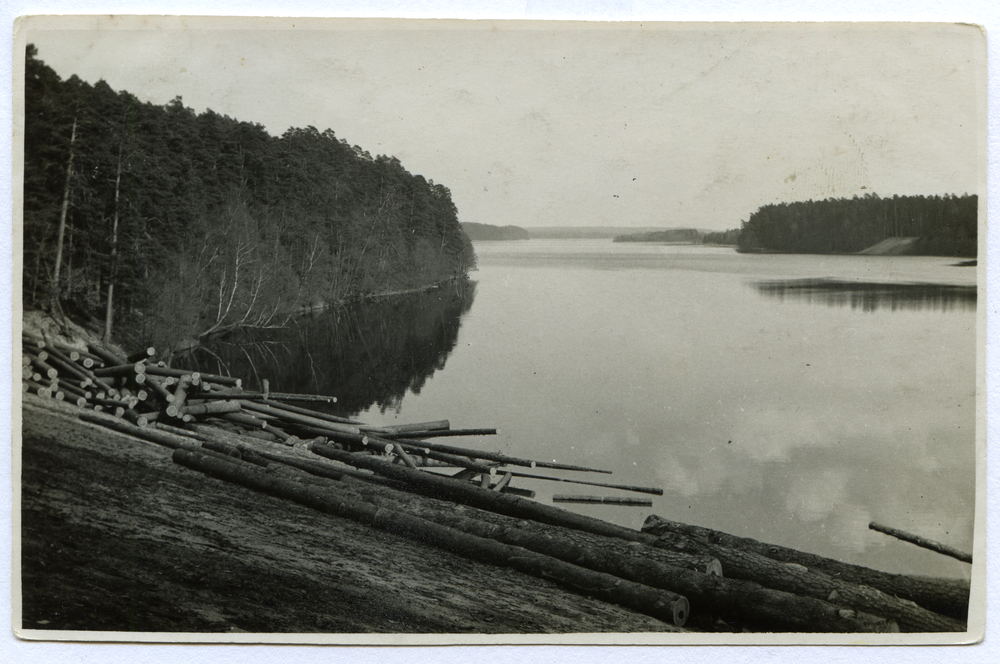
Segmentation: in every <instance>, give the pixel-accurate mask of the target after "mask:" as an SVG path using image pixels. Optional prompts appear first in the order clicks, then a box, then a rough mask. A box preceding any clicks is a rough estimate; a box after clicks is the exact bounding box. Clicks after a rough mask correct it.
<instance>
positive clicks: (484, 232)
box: [462, 221, 531, 242]
mask: <svg viewBox="0 0 1000 664" xmlns="http://www.w3.org/2000/svg"><path fill="white" fill-rule="evenodd" d="M462 230H464V231H465V234H466V235H468V236H469V239H470V240H472V241H473V242H475V241H476V240H530V239H531V236H530V235H529V234H528V231H526V230H525V229H523V228H521V227H520V226H494V225H492V224H477V223H475V222H472V221H463V222H462Z"/></svg>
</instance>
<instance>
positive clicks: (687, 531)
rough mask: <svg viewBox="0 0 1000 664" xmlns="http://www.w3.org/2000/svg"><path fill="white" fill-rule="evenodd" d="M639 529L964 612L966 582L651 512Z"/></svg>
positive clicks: (948, 612)
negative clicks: (846, 559)
mask: <svg viewBox="0 0 1000 664" xmlns="http://www.w3.org/2000/svg"><path fill="white" fill-rule="evenodd" d="M642 531H643V532H645V533H649V534H651V535H663V534H666V533H678V534H680V535H686V536H687V537H689V538H691V539H693V540H695V541H699V542H706V543H709V544H715V545H718V546H724V547H727V548H730V549H738V550H740V551H746V552H749V553H756V554H757V555H760V556H765V557H767V558H771V559H772V560H777V561H780V562H785V563H794V564H796V565H802V566H803V567H807V568H809V569H810V570H813V571H816V572H822V573H824V574H827V575H829V576H831V577H833V578H835V579H840V580H841V581H846V582H848V583H855V584H858V585H862V586H870V587H872V588H876V589H878V590H881V591H882V592H884V593H886V594H888V595H895V596H896V597H900V598H902V599H908V600H912V601H914V602H916V603H917V604H919V605H920V606H922V607H924V608H925V609H928V610H930V611H934V612H935V613H940V614H942V615H946V616H950V617H952V618H957V619H959V620H965V619H966V617H967V615H968V610H969V592H970V585H969V582H968V581H963V580H955V581H951V580H947V579H930V578H920V577H911V576H905V575H902V574H890V573H888V572H881V571H878V570H874V569H870V568H867V567H861V566H859V565H851V564H848V563H843V562H840V561H839V560H833V559H832V558H824V557H823V556H817V555H815V554H812V553H805V552H802V551H797V550H796V549H790V548H787V547H783V546H777V545H775V544H767V543H764V542H759V541H757V540H755V539H750V538H747V537H737V536H735V535H729V534H727V533H723V532H719V531H716V530H710V529H708V528H702V527H700V526H691V525H688V524H684V523H678V522H676V521H670V520H667V519H664V518H662V517H659V516H657V515H655V514H653V515H650V516H649V517H648V518H647V519H646V523H645V524H643V526H642Z"/></svg>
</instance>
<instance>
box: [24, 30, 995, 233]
mask: <svg viewBox="0 0 1000 664" xmlns="http://www.w3.org/2000/svg"><path fill="white" fill-rule="evenodd" d="M235 25H238V24H235V23H233V22H232V21H231V20H230V21H227V22H215V23H211V24H200V25H199V24H198V23H190V22H188V23H185V24H182V23H180V22H179V21H177V20H171V21H169V22H167V23H164V24H162V25H160V26H142V25H139V24H134V23H133V24H127V23H126V24H113V23H106V22H103V21H101V20H98V19H94V22H93V23H91V24H89V25H87V26H81V27H83V28H84V29H80V30H54V29H32V26H30V25H29V26H28V34H27V37H26V39H27V41H28V42H30V43H34V44H35V45H36V46H37V47H38V49H39V57H40V58H41V59H42V60H44V61H45V62H46V63H47V64H49V65H50V66H52V67H53V68H54V69H55V70H56V72H57V73H58V74H59V75H60V76H62V77H63V78H68V77H69V76H71V75H72V74H76V75H78V76H79V77H80V78H82V79H84V80H86V81H89V82H91V83H94V82H96V81H98V80H99V79H102V78H103V79H104V80H105V81H107V82H108V84H110V85H111V86H112V87H113V88H115V89H116V90H121V89H125V90H129V91H130V92H133V93H134V94H136V95H137V96H138V97H139V98H140V99H142V100H145V101H151V102H154V103H159V104H162V103H166V102H168V101H169V100H171V99H172V98H173V97H175V96H177V95H180V96H182V97H183V100H184V103H185V105H187V106H189V107H192V108H194V109H195V110H196V111H198V112H201V111H203V110H205V109H206V108H211V109H212V110H214V111H216V112H218V113H222V114H225V115H229V116H231V117H235V118H238V119H240V120H247V121H252V122H258V123H260V124H262V125H264V126H265V127H266V128H267V129H268V131H269V132H271V133H273V134H281V133H282V132H284V131H285V130H286V129H287V128H289V127H293V126H295V127H304V126H307V125H312V126H315V127H317V128H318V129H320V130H323V129H326V128H332V129H333V130H334V131H335V132H336V134H337V135H338V136H339V137H341V138H344V139H346V140H347V141H349V142H350V143H351V144H352V145H360V146H361V147H363V148H364V149H366V150H368V151H369V152H370V153H371V154H372V155H373V156H374V155H377V154H389V155H394V156H396V157H398V158H399V159H400V160H401V161H402V163H403V165H404V166H405V167H406V168H407V169H408V170H409V171H410V172H412V173H420V174H422V175H424V176H425V177H427V178H430V179H433V180H434V181H435V182H438V183H441V184H444V185H446V186H447V187H449V188H450V189H451V191H452V196H453V199H454V201H455V204H456V206H457V207H458V210H459V217H460V219H461V220H463V221H478V222H483V223H491V224H499V225H506V224H516V225H523V226H566V225H614V226H623V227H628V226H685V227H687V226H693V227H698V228H706V229H716V230H721V229H725V228H733V227H737V226H738V225H739V223H740V221H741V220H744V219H747V218H748V217H749V215H750V214H751V213H752V212H753V211H754V210H755V209H757V208H758V207H759V206H761V205H763V204H766V203H770V202H780V201H794V200H805V199H809V198H812V199H821V198H826V197H831V196H837V197H840V196H847V197H850V196H853V195H864V194H865V193H868V192H872V193H877V194H879V195H881V196H891V195H893V194H948V193H956V194H961V193H975V192H976V190H977V186H978V185H977V183H978V174H977V166H979V165H980V164H981V160H980V157H978V156H977V154H978V153H977V150H978V147H979V138H980V136H981V135H982V133H983V132H984V131H985V129H984V125H983V124H982V122H983V118H981V117H980V116H979V114H978V112H979V110H980V109H979V106H981V104H982V99H983V96H982V95H983V90H982V86H983V85H984V82H985V79H984V78H983V76H984V72H983V71H982V70H981V69H980V68H981V67H982V66H983V65H984V58H985V51H984V48H985V47H984V38H983V36H982V34H981V32H980V31H979V30H978V29H977V28H975V27H970V26H946V25H926V24H925V25H918V26H907V25H905V24H895V25H893V26H887V25H884V24H883V25H882V26H880V27H879V26H872V25H870V24H869V25H866V26H857V25H855V26H853V27H852V26H850V25H848V24H840V25H839V26H831V25H825V26H817V25H808V24H798V25H796V24H785V25H783V26H771V27H768V26H762V25H759V24H758V25H756V26H750V27H748V26H747V25H746V24H686V25H684V26H680V25H677V24H673V25H671V24H663V23H661V24H638V23H633V24H617V25H612V24H580V23H576V24H561V25H554V24H551V23H547V24H545V25H543V26H540V25H539V24H533V23H527V22H522V23H511V22H495V21H494V22H475V23H473V22H466V23H461V22H445V23H441V22H432V23H414V24H407V25H405V26H403V25H401V24H399V23H389V22H385V23H374V22H365V23H344V22H318V21H315V22H307V23H303V22H302V21H301V20H299V21H296V20H294V19H281V20H276V21H274V22H272V23H270V24H264V23H260V24H254V23H250V22H244V23H242V24H240V25H241V26H242V27H244V28H246V27H255V26H256V27H258V28H263V27H264V26H265V25H266V26H267V29H250V30H235V29H233V27H234V26H235ZM37 27H38V28H43V27H44V26H42V25H38V26H37ZM125 28H129V29H125ZM143 28H145V29H143ZM196 28H197V29H196ZM202 28H209V29H202Z"/></svg>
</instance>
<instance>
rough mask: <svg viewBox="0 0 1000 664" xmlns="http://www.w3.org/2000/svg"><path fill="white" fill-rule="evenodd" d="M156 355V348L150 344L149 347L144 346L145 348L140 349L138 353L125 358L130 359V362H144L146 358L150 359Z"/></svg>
mask: <svg viewBox="0 0 1000 664" xmlns="http://www.w3.org/2000/svg"><path fill="white" fill-rule="evenodd" d="M154 355H156V349H155V348H153V347H152V346H150V347H149V348H144V349H142V350H140V351H139V352H138V353H133V354H132V355H129V356H128V357H127V358H125V359H126V360H128V361H129V362H130V363H135V362H142V361H144V360H148V359H149V358H151V357H153V356H154Z"/></svg>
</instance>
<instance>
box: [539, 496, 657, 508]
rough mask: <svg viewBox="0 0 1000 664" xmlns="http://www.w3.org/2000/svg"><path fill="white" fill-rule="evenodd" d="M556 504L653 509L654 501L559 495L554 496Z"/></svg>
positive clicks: (616, 497)
mask: <svg viewBox="0 0 1000 664" xmlns="http://www.w3.org/2000/svg"><path fill="white" fill-rule="evenodd" d="M552 502H554V503H600V504H604V505H635V506H639V507H651V506H652V505H653V501H652V500H649V499H647V498H623V497H621V496H568V495H565V494H561V493H557V494H555V495H553V496H552Z"/></svg>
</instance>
